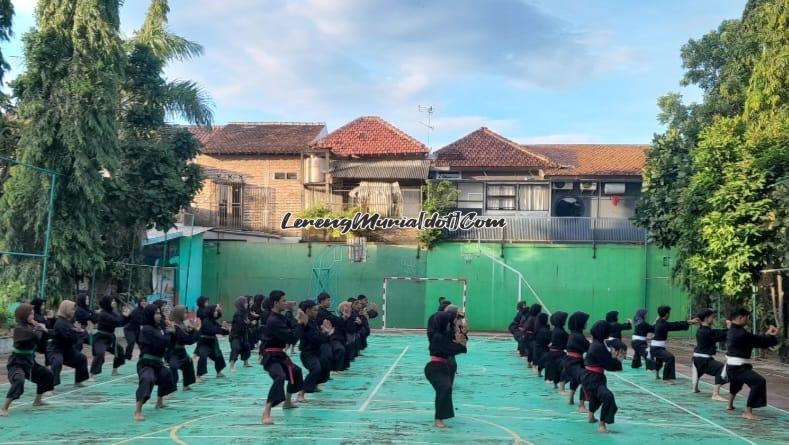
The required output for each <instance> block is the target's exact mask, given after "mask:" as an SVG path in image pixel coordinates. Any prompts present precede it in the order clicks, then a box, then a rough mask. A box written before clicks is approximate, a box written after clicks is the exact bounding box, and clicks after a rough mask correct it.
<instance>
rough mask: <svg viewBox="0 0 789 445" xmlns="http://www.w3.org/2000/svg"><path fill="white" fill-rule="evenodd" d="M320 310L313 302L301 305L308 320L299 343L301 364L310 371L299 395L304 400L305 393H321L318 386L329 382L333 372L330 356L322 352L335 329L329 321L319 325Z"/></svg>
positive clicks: (305, 302) (309, 301) (304, 302)
mask: <svg viewBox="0 0 789 445" xmlns="http://www.w3.org/2000/svg"><path fill="white" fill-rule="evenodd" d="M318 308H319V307H318V304H317V303H315V302H314V301H313V300H305V301H303V302H302V303H301V304H300V305H299V309H301V310H302V311H303V312H304V313H305V314H307V318H308V321H307V324H305V325H304V327H303V328H302V335H301V341H300V342H299V350H300V351H301V354H300V358H301V363H302V364H303V365H304V367H305V368H307V370H308V371H309V373H308V374H307V377H306V378H305V379H304V388H303V389H302V394H299V396H300V398H301V399H304V394H303V393H314V392H320V389H318V385H319V384H322V383H326V382H328V381H329V374H330V372H331V363H330V360H329V356H326V355H325V354H324V353H322V351H323V348H324V346H325V345H328V344H329V339H330V337H331V335H332V334H333V333H334V328H333V327H332V325H331V322H330V321H329V320H328V319H324V320H323V323H322V324H320V325H318V323H317V318H318Z"/></svg>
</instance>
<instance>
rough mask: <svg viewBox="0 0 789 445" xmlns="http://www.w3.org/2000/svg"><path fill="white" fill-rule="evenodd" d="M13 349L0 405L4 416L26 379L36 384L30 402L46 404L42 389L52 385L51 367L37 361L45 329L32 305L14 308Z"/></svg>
mask: <svg viewBox="0 0 789 445" xmlns="http://www.w3.org/2000/svg"><path fill="white" fill-rule="evenodd" d="M14 318H15V319H16V327H15V328H14V349H13V352H12V353H11V355H10V356H9V357H8V363H7V364H6V368H7V369H8V383H9V384H10V385H11V387H10V388H8V393H6V399H5V403H3V406H2V408H0V416H3V417H4V416H7V415H8V409H9V407H10V406H11V402H13V401H14V400H16V399H18V398H19V397H21V396H22V393H23V392H24V391H25V380H26V379H27V380H30V381H31V382H33V383H35V384H36V397H35V399H33V406H40V405H45V403H44V402H43V401H42V400H41V397H42V396H43V394H44V393H46V392H48V391H52V389H53V388H54V386H53V381H54V377H53V376H52V371H50V370H49V369H47V368H45V367H44V366H42V365H40V364H38V363H37V362H36V345H37V344H38V342H39V341H40V340H41V337H42V336H43V335H44V334H45V333H46V332H47V327H46V326H44V325H43V324H41V323H39V322H37V321H36V320H35V319H34V318H33V306H32V305H30V304H27V303H25V304H21V305H19V307H17V308H16V311H14Z"/></svg>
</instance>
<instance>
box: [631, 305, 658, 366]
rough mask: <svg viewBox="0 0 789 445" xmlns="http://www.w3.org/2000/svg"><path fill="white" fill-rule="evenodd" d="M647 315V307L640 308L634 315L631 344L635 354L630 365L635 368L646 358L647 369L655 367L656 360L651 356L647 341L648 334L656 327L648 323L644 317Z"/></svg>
mask: <svg viewBox="0 0 789 445" xmlns="http://www.w3.org/2000/svg"><path fill="white" fill-rule="evenodd" d="M646 316H647V310H646V309H639V310H638V311H636V315H635V317H633V320H634V321H633V323H634V324H635V327H634V328H633V335H632V337H631V339H630V340H631V341H630V346H632V347H633V350H634V351H635V353H634V354H633V361H632V363H631V364H630V366H631V367H632V368H634V369H638V368H640V367H641V360H642V359H643V360H644V363H645V364H646V367H647V370H653V369H655V362H654V361H653V360H652V359H651V358H650V357H649V344H648V343H647V334H649V333H651V332H655V327H654V326H652V325H651V324H649V323H647V322H646V320H644V317H646Z"/></svg>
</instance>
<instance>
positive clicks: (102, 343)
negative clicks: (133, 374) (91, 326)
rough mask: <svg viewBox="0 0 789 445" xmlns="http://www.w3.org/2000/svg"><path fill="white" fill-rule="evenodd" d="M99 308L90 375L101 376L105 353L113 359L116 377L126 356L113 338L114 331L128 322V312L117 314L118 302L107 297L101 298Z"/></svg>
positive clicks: (126, 310) (113, 371)
mask: <svg viewBox="0 0 789 445" xmlns="http://www.w3.org/2000/svg"><path fill="white" fill-rule="evenodd" d="M99 307H100V308H101V312H99V314H98V322H97V323H96V332H95V333H94V334H93V361H92V362H91V364H90V375H91V377H93V376H96V375H97V374H101V367H102V365H104V353H106V352H109V353H110V354H112V355H113V356H114V357H115V358H114V359H113V360H112V375H118V374H119V372H118V368H120V367H121V366H123V364H124V363H126V356H125V353H124V351H123V348H121V346H120V345H119V344H118V339H117V338H116V337H115V329H116V328H119V327H122V326H124V325H125V324H126V323H128V322H129V311H128V309H123V312H122V313H118V307H119V305H118V300H117V299H115V298H113V297H111V296H109V295H105V296H103V297H101V300H99Z"/></svg>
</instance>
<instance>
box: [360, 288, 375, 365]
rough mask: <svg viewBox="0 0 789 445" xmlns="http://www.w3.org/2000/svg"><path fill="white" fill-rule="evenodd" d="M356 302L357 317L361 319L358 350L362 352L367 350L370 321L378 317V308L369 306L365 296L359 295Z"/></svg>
mask: <svg viewBox="0 0 789 445" xmlns="http://www.w3.org/2000/svg"><path fill="white" fill-rule="evenodd" d="M356 301H357V303H359V315H361V318H362V325H361V327H360V328H359V350H360V351H363V350H365V349H367V338H368V337H369V336H370V333H371V331H370V320H371V319H374V318H376V317H378V307H377V306H376V305H375V303H373V304H371V305H370V304H369V302H368V301H367V296H366V295H359V296H358V297H356Z"/></svg>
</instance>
